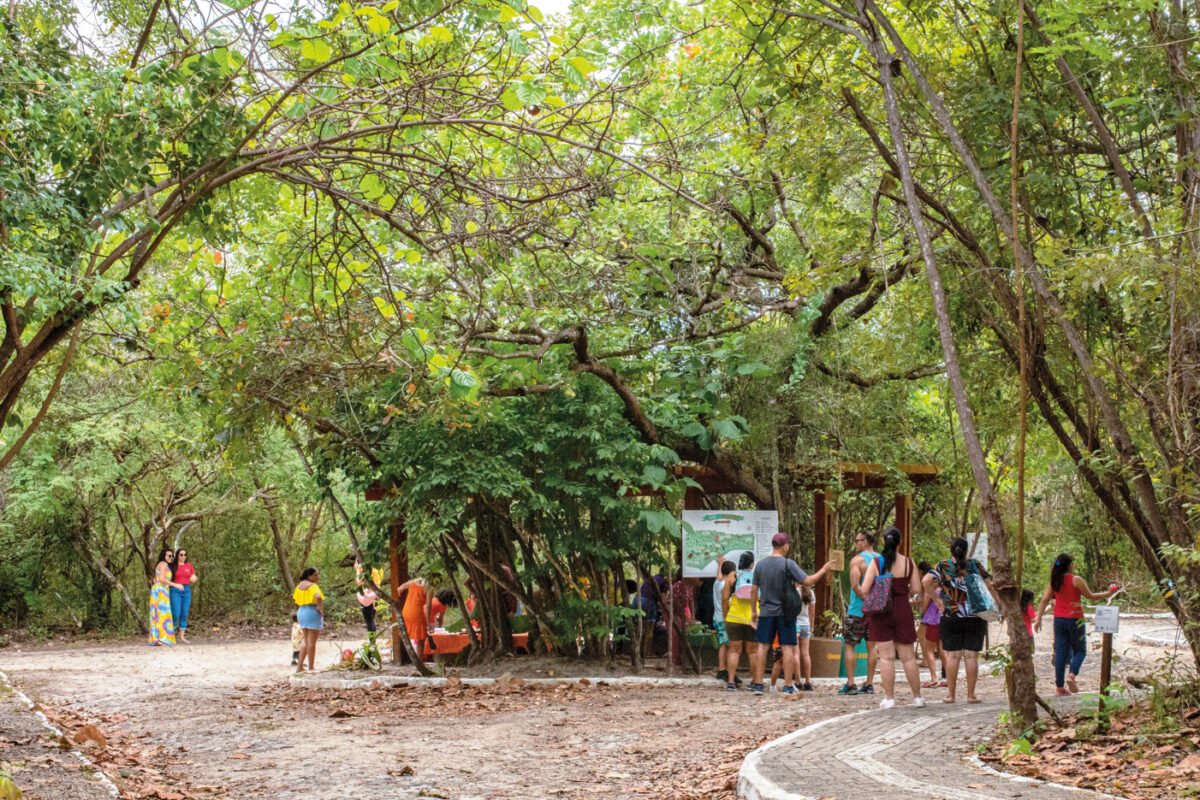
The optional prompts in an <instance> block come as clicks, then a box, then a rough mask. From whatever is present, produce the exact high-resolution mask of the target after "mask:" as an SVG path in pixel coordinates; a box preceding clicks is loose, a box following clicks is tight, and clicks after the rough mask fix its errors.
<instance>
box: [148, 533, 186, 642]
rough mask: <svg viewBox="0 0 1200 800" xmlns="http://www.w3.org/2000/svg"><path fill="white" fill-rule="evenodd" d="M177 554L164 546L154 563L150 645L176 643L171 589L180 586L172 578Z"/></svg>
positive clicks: (151, 589) (151, 586)
mask: <svg viewBox="0 0 1200 800" xmlns="http://www.w3.org/2000/svg"><path fill="white" fill-rule="evenodd" d="M174 563H175V554H174V553H173V552H171V551H170V550H169V549H167V548H165V547H164V548H163V549H162V550H161V551H159V554H158V563H156V564H155V565H154V583H152V584H150V645H151V646H152V647H158V646H164V647H172V646H174V645H175V621H174V620H175V618H174V617H173V616H172V615H171V595H170V590H171V589H177V588H180V587H181V585H182V584H178V583H176V582H175V581H173V580H172V579H171V565H172V564H174Z"/></svg>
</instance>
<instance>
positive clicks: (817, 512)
mask: <svg viewBox="0 0 1200 800" xmlns="http://www.w3.org/2000/svg"><path fill="white" fill-rule="evenodd" d="M833 513H834V511H833V493H832V492H831V491H830V490H829V489H820V490H818V491H815V492H813V527H814V533H813V550H814V552H813V562H812V563H813V569H818V568H820V566H821V565H822V564H824V563H825V562H826V561H828V560H829V545H830V537H831V536H832V534H833V530H832V527H833V526H832V524H831V523H832V521H833ZM815 594H816V595H817V601H816V602H815V603H814V604H813V618H812V619H811V620H810V622H811V624H812V626H813V628H816V627H817V625H818V623H819V622H820V620H821V619H823V615H824V614H825V612H826V611H827V610H828V609H829V608H830V607H832V605H833V585H832V582H831V581H830V579H829V576H828V575H826V576H825V577H823V578H821V580H820V581H818V582H817V586H816V592H815Z"/></svg>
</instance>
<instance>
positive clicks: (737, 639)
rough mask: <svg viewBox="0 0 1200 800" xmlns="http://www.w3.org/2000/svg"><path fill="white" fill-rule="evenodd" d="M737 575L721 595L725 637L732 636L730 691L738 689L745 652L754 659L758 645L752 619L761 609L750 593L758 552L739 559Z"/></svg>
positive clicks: (728, 655) (727, 656) (727, 664)
mask: <svg viewBox="0 0 1200 800" xmlns="http://www.w3.org/2000/svg"><path fill="white" fill-rule="evenodd" d="M737 566H738V568H737V573H735V575H734V579H733V580H732V581H729V582H728V583H726V584H725V588H724V590H722V592H721V611H722V613H723V616H724V619H725V635H726V636H728V637H729V646H728V649H727V650H726V651H725V671H726V672H727V673H728V681H727V682H726V684H725V689H726V690H727V691H730V692H733V691H736V690H737V683H738V680H737V668H738V660H739V659H740V658H741V655H742V653H745V654H746V655H747V656H750V655H751V653H752V651H751V650H750V649H749V648H750V647H751V645H752V644H753V642H754V626H753V625H752V624H751V620H752V619H753V617H754V615H755V614H756V613H757V611H758V609H756V608H753V607H751V605H750V590H751V588H752V585H753V583H754V553H752V552H750V551H749V550H747V551H746V552H744V553H742V555H741V556H740V557H739V558H738V565H737Z"/></svg>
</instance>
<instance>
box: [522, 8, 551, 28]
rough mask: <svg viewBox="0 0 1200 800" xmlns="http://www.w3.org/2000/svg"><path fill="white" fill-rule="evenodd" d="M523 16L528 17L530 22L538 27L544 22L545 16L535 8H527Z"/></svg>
mask: <svg viewBox="0 0 1200 800" xmlns="http://www.w3.org/2000/svg"><path fill="white" fill-rule="evenodd" d="M525 16H527V17H529V18H530V19H531V20H533V21H534V22H536V23H538V24H539V25H540V24H541V23H543V22H545V21H546V16H545V14H543V13H542V12H541V9H539V8H538V7H537V6H529V7H528V8H526V9H525Z"/></svg>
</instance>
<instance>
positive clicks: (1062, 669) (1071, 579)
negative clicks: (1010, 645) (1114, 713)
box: [1034, 553, 1120, 695]
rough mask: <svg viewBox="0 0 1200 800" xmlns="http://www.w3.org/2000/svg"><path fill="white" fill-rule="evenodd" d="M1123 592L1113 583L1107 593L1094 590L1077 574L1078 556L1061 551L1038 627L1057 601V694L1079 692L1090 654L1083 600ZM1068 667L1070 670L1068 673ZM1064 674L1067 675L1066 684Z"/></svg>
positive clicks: (1043, 599)
mask: <svg viewBox="0 0 1200 800" xmlns="http://www.w3.org/2000/svg"><path fill="white" fill-rule="evenodd" d="M1118 591H1120V587H1118V586H1117V585H1116V584H1113V585H1112V586H1111V587H1109V590H1108V591H1107V592H1093V591H1092V590H1091V589H1089V588H1088V585H1087V581H1085V580H1084V579H1083V578H1081V577H1079V576H1078V575H1076V574H1075V557H1074V556H1072V555H1071V554H1070V553H1060V554H1059V556H1058V558H1056V559H1054V565H1053V566H1052V567H1051V568H1050V584H1049V585H1048V586H1047V587H1046V591H1045V593H1044V594H1043V595H1042V602H1041V603H1039V604H1038V615H1037V624H1036V625H1035V626H1034V627H1035V628H1036V629H1037V630H1039V631H1040V630H1041V629H1042V617H1044V616H1045V615H1046V610H1047V607H1048V606H1049V605H1050V601H1051V600H1053V601H1054V693H1055V694H1056V695H1070V694H1077V693H1078V692H1079V683H1078V682H1077V679H1078V677H1079V669H1080V667H1082V666H1083V659H1084V658H1085V657H1086V656H1087V629H1086V627H1085V625H1084V621H1083V601H1082V599H1081V598H1084V597H1086V598H1087V599H1088V600H1093V601H1096V600H1107V599H1108V598H1110V597H1112V596H1113V595H1114V594H1116V593H1117V592H1118ZM1068 667H1069V668H1070V672H1067V669H1068ZM1064 674H1065V675H1066V679H1065V684H1066V685H1065V686H1064Z"/></svg>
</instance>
